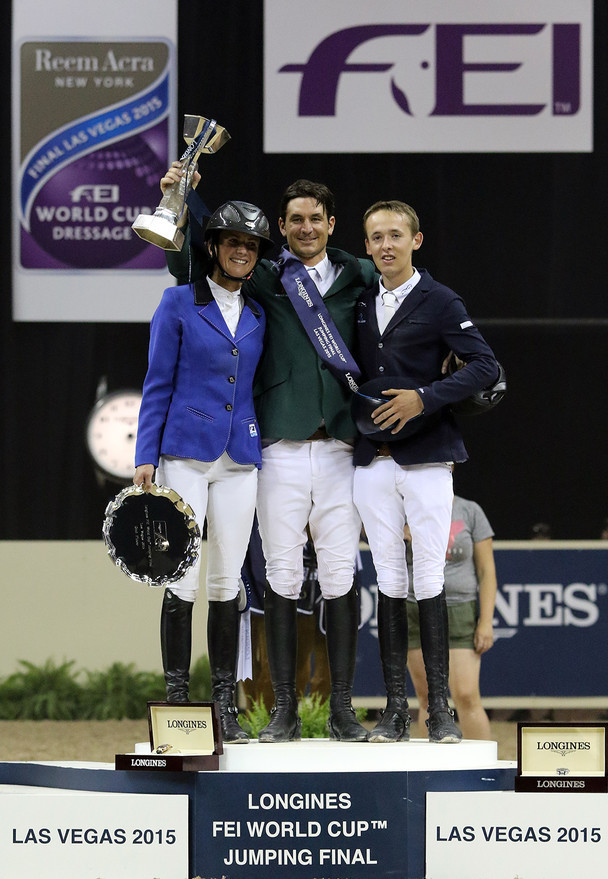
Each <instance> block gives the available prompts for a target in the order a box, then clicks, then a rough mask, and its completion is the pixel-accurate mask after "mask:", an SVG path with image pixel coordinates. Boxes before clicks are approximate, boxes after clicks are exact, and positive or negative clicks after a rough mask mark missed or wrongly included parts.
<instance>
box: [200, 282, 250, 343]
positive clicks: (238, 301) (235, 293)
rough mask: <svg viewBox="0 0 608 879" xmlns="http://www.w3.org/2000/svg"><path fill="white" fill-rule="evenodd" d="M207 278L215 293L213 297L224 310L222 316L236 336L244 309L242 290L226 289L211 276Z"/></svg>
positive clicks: (221, 309) (212, 291)
mask: <svg viewBox="0 0 608 879" xmlns="http://www.w3.org/2000/svg"><path fill="white" fill-rule="evenodd" d="M207 280H208V281H209V288H210V290H211V293H212V294H213V298H214V299H215V301H216V302H217V304H218V305H219V308H220V311H221V312H222V317H223V318H224V320H225V321H226V324H227V326H228V329H229V330H230V332H231V333H232V335H233V336H234V334H235V333H236V328H237V326H238V324H239V318H240V316H241V311H242V310H243V297H242V295H241V291H240V290H226V288H225V287H220V285H219V284H216V283H215V281H212V280H211V278H207Z"/></svg>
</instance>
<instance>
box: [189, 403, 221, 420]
mask: <svg viewBox="0 0 608 879" xmlns="http://www.w3.org/2000/svg"><path fill="white" fill-rule="evenodd" d="M186 412H191V413H192V415H196V417H197V418H203V419H204V420H205V421H215V418H214V417H213V416H212V415H208V414H207V413H206V412H201V411H200V410H199V409H193V408H192V406H186Z"/></svg>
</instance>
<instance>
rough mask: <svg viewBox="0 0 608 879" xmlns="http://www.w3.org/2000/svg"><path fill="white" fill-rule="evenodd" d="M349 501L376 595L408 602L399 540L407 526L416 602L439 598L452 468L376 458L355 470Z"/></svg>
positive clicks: (449, 504)
mask: <svg viewBox="0 0 608 879" xmlns="http://www.w3.org/2000/svg"><path fill="white" fill-rule="evenodd" d="M354 498H355V504H356V505H357V509H358V510H359V513H360V515H361V519H362V520H363V528H364V530H365V534H366V535H367V542H368V543H369V547H370V549H371V551H372V558H373V561H374V567H375V568H376V575H377V578H378V588H379V589H380V592H383V593H384V595H388V596H389V597H390V598H405V597H406V596H407V592H408V573H407V565H406V561H405V543H404V540H403V528H404V526H405V523H406V521H407V524H408V525H409V528H410V531H411V534H412V554H413V574H414V577H413V579H414V584H413V585H414V593H415V595H416V598H417V599H418V600H421V599H424V598H433V597H434V596H435V595H439V593H440V592H441V590H442V588H443V570H444V567H445V554H446V551H447V548H448V540H449V536H450V523H451V519H452V501H453V498H454V489H453V483H452V465H451V464H447V463H446V464H413V465H405V466H402V465H400V464H397V463H395V461H394V460H393V459H392V458H375V459H374V460H373V461H372V463H371V464H369V465H368V466H367V467H357V468H356V469H355V483H354Z"/></svg>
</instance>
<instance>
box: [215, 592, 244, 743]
mask: <svg viewBox="0 0 608 879" xmlns="http://www.w3.org/2000/svg"><path fill="white" fill-rule="evenodd" d="M239 626H240V621H239V599H238V598H233V599H232V601H210V602H209V615H208V617H207V648H208V650H209V667H210V669H211V698H212V699H213V701H214V702H217V704H218V706H219V709H220V724H221V727H222V740H223V741H224V743H225V744H228V745H240V744H242V745H246V744H247V743H248V741H249V737H248V735H247V733H246V732H245V730H244V729H243V728H242V727H241V726H240V725H239V722H238V719H237V718H238V714H239V710H238V708H237V707H236V705H235V703H234V692H235V688H236V665H237V660H238V655H239Z"/></svg>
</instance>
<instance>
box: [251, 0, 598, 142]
mask: <svg viewBox="0 0 608 879" xmlns="http://www.w3.org/2000/svg"><path fill="white" fill-rule="evenodd" d="M480 8H481V10H482V11H481V12H480ZM265 13H266V14H265V41H264V51H265V120H264V136H265V144H264V146H265V151H266V152H507V151H508V152H559V151H590V150H591V149H592V148H593V144H592V39H591V38H592V2H591V0H569V2H568V3H566V2H565V0H526V2H524V0H512V2H511V3H509V4H508V6H505V4H504V3H503V2H502V0H486V2H485V3H484V4H483V5H482V6H481V7H480V5H479V3H478V2H477V0H461V2H459V3H458V4H445V3H444V2H440V0H427V2H425V3H424V4H420V3H418V2H415V0H383V2H380V3H377V4H372V5H369V4H364V3H353V2H351V0H332V3H330V4H326V3H325V2H324V0H309V3H307V4H306V5H305V6H299V7H294V6H293V5H292V4H286V3H282V2H279V0H266V2H265ZM286 35H289V39H286Z"/></svg>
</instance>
